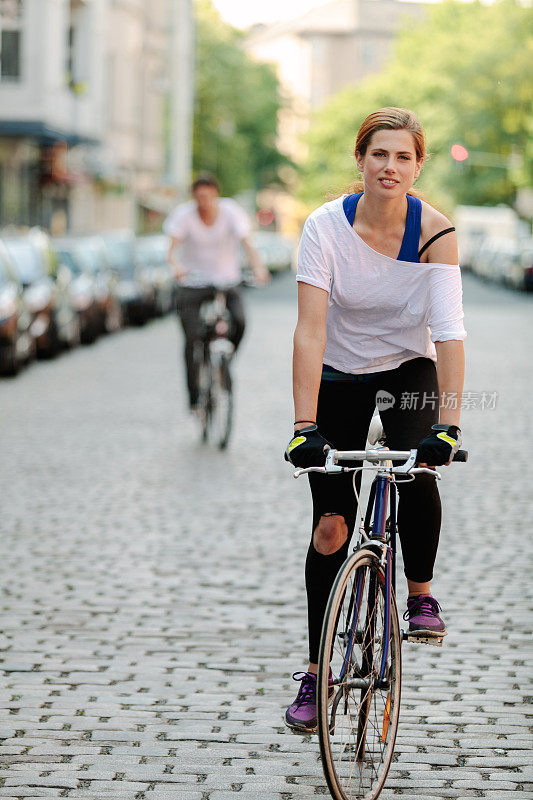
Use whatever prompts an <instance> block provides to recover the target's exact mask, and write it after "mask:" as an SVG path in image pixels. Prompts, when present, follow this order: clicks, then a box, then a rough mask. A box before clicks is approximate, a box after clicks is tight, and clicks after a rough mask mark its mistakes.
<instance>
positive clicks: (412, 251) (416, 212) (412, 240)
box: [398, 194, 422, 262]
mask: <svg viewBox="0 0 533 800" xmlns="http://www.w3.org/2000/svg"><path fill="white" fill-rule="evenodd" d="M421 223H422V201H421V200H420V198H419V197H413V196H412V195H410V194H408V195H407V219H406V221H405V231H404V234H403V241H402V246H401V248H400V252H399V254H398V261H414V262H418V261H420V259H419V258H418V248H419V246H420V226H421Z"/></svg>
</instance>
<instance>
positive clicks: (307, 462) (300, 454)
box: [284, 425, 331, 468]
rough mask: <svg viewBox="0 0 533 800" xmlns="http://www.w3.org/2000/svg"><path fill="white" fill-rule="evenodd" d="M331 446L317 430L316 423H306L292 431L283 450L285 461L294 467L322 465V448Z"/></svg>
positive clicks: (324, 455) (324, 458)
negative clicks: (306, 424)
mask: <svg viewBox="0 0 533 800" xmlns="http://www.w3.org/2000/svg"><path fill="white" fill-rule="evenodd" d="M329 447H331V445H330V443H329V442H328V441H327V439H324V437H323V436H322V435H321V434H320V433H319V432H318V428H317V426H316V425H308V426H307V427H305V428H301V429H300V430H298V431H295V432H294V436H293V437H292V439H291V440H290V442H289V444H288V445H287V449H286V450H285V454H284V457H285V461H289V462H290V463H291V464H294V466H295V467H303V468H305V467H323V466H324V464H325V463H326V453H325V450H324V448H329Z"/></svg>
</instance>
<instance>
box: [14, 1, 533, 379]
mask: <svg viewBox="0 0 533 800" xmlns="http://www.w3.org/2000/svg"><path fill="white" fill-rule="evenodd" d="M0 34H1V41H0V47H1V50H0V237H1V238H0V286H1V287H3V288H2V289H1V290H0V340H1V344H0V368H1V369H2V371H4V372H15V371H17V370H18V369H19V367H20V366H21V365H22V364H23V363H24V362H25V361H28V360H31V358H33V356H34V355H35V354H37V355H39V354H41V355H49V354H53V353H54V352H56V351H57V350H58V349H60V348H61V347H63V346H65V345H70V346H72V345H75V344H77V343H78V341H80V340H81V341H85V342H90V341H93V340H94V339H95V338H96V337H97V336H98V335H100V334H101V333H105V332H109V331H112V330H116V329H118V328H120V327H121V326H122V325H124V324H128V323H134V324H143V323H144V322H146V321H147V320H148V319H150V318H152V317H154V316H157V315H161V314H164V313H167V312H168V311H169V310H170V309H171V307H172V286H171V277H170V273H169V270H168V266H167V265H166V258H165V253H166V242H165V239H164V237H162V236H161V224H162V221H163V219H164V218H165V216H166V215H167V214H168V213H169V211H170V210H171V209H172V208H173V206H174V205H175V204H176V203H177V202H180V201H182V200H184V199H186V198H187V196H188V188H189V185H190V182H191V179H192V177H194V176H196V175H198V173H200V172H204V171H208V172H211V173H213V174H214V175H215V176H216V177H217V178H218V179H219V181H220V183H221V186H222V194H223V195H225V196H231V197H235V198H236V199H237V200H239V202H240V203H241V204H242V205H243V206H244V207H245V208H246V209H247V210H248V212H249V213H250V215H251V216H252V218H253V219H254V222H255V228H256V233H255V234H254V237H255V243H256V246H257V247H258V249H259V250H260V252H261V254H262V256H263V258H264V260H265V261H266V263H267V265H268V267H269V269H270V270H271V271H272V272H276V271H282V270H285V269H289V268H290V267H291V265H292V264H293V262H294V251H295V245H296V243H297V239H298V235H299V232H300V230H301V225H302V223H303V220H304V219H305V217H306V216H307V214H308V213H309V212H310V211H311V210H312V209H313V208H315V207H316V206H317V205H319V204H320V203H321V202H324V200H325V199H327V198H328V197H329V196H331V194H334V193H337V194H339V193H341V192H342V191H343V190H344V189H345V188H346V187H347V186H348V185H349V184H350V182H351V181H352V180H353V177H354V175H355V165H354V159H353V154H352V151H353V145H354V141H355V134H356V131H357V129H358V127H359V125H360V123H361V122H362V120H363V119H364V117H365V116H366V115H367V114H368V113H369V112H370V111H372V110H374V109H376V108H378V107H381V106H384V105H396V106H405V107H408V108H412V109H413V110H414V111H415V112H416V113H417V114H418V115H419V117H420V119H421V121H422V124H423V125H424V127H425V129H426V132H427V136H428V144H429V152H430V154H431V158H430V160H429V161H428V162H427V164H426V166H425V168H424V171H423V173H422V176H421V178H420V179H419V181H418V182H417V187H416V188H417V190H419V192H421V193H422V196H424V197H425V198H426V199H427V200H428V201H429V202H431V203H433V204H435V205H436V206H437V207H438V208H440V209H441V210H442V211H444V212H445V213H447V214H448V215H450V216H451V217H452V219H453V220H454V222H455V224H456V227H457V229H458V234H459V241H460V246H461V263H462V266H463V268H465V269H471V270H472V271H473V272H475V273H476V274H479V275H480V276H482V277H483V278H484V279H487V280H492V281H499V282H503V283H506V284H507V285H509V286H511V287H513V288H514V289H517V290H528V289H532V288H533V244H532V238H531V221H532V216H533V188H532V186H533V175H532V172H533V167H532V163H533V143H532V139H531V132H532V130H533V112H532V99H533V85H532V82H531V79H530V68H531V63H533V12H532V9H531V4H530V3H529V2H527V0H521V1H520V2H518V1H517V0H497V1H496V2H493V3H480V2H456V0H444V2H437V3H435V2H412V1H411V0H406V1H404V0H332V2H325V1H324V0H293V2H291V3H290V4H287V3H282V2H281V0H272V1H271V2H269V3H268V4H265V3H262V2H251V1H250V2H248V3H246V4H243V3H240V2H238V0H195V1H193V0H150V2H147V1H146V0H0ZM8 312H9V313H8ZM15 317H16V320H17V321H15Z"/></svg>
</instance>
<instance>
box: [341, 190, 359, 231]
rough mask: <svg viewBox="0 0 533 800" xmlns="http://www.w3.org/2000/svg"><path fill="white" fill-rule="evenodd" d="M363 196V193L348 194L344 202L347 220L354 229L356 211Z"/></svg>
mask: <svg viewBox="0 0 533 800" xmlns="http://www.w3.org/2000/svg"><path fill="white" fill-rule="evenodd" d="M362 196H363V192H359V194H347V195H346V197H345V198H344V200H343V201H342V207H343V208H344V213H345V214H346V219H347V220H348V222H349V223H350V225H351V226H352V228H353V221H354V219H355V209H356V208H357V203H358V202H359V198H360V197H362Z"/></svg>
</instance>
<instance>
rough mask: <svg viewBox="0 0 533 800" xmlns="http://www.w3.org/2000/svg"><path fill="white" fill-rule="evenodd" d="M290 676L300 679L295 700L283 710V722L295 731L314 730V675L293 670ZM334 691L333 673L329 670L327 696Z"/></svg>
mask: <svg viewBox="0 0 533 800" xmlns="http://www.w3.org/2000/svg"><path fill="white" fill-rule="evenodd" d="M299 676H301V677H299ZM292 677H293V678H294V680H295V681H300V688H299V690H298V694H297V695H296V700H295V701H294V703H293V704H292V705H291V706H289V707H288V709H287V711H286V712H285V722H286V723H287V725H288V726H289V728H292V729H293V730H295V731H307V732H309V731H314V730H316V726H317V717H316V713H317V712H316V675H313V673H312V672H294V673H293V676H292ZM334 692H335V688H334V686H333V675H332V674H331V670H330V671H329V692H328V694H329V697H333V694H334Z"/></svg>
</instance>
